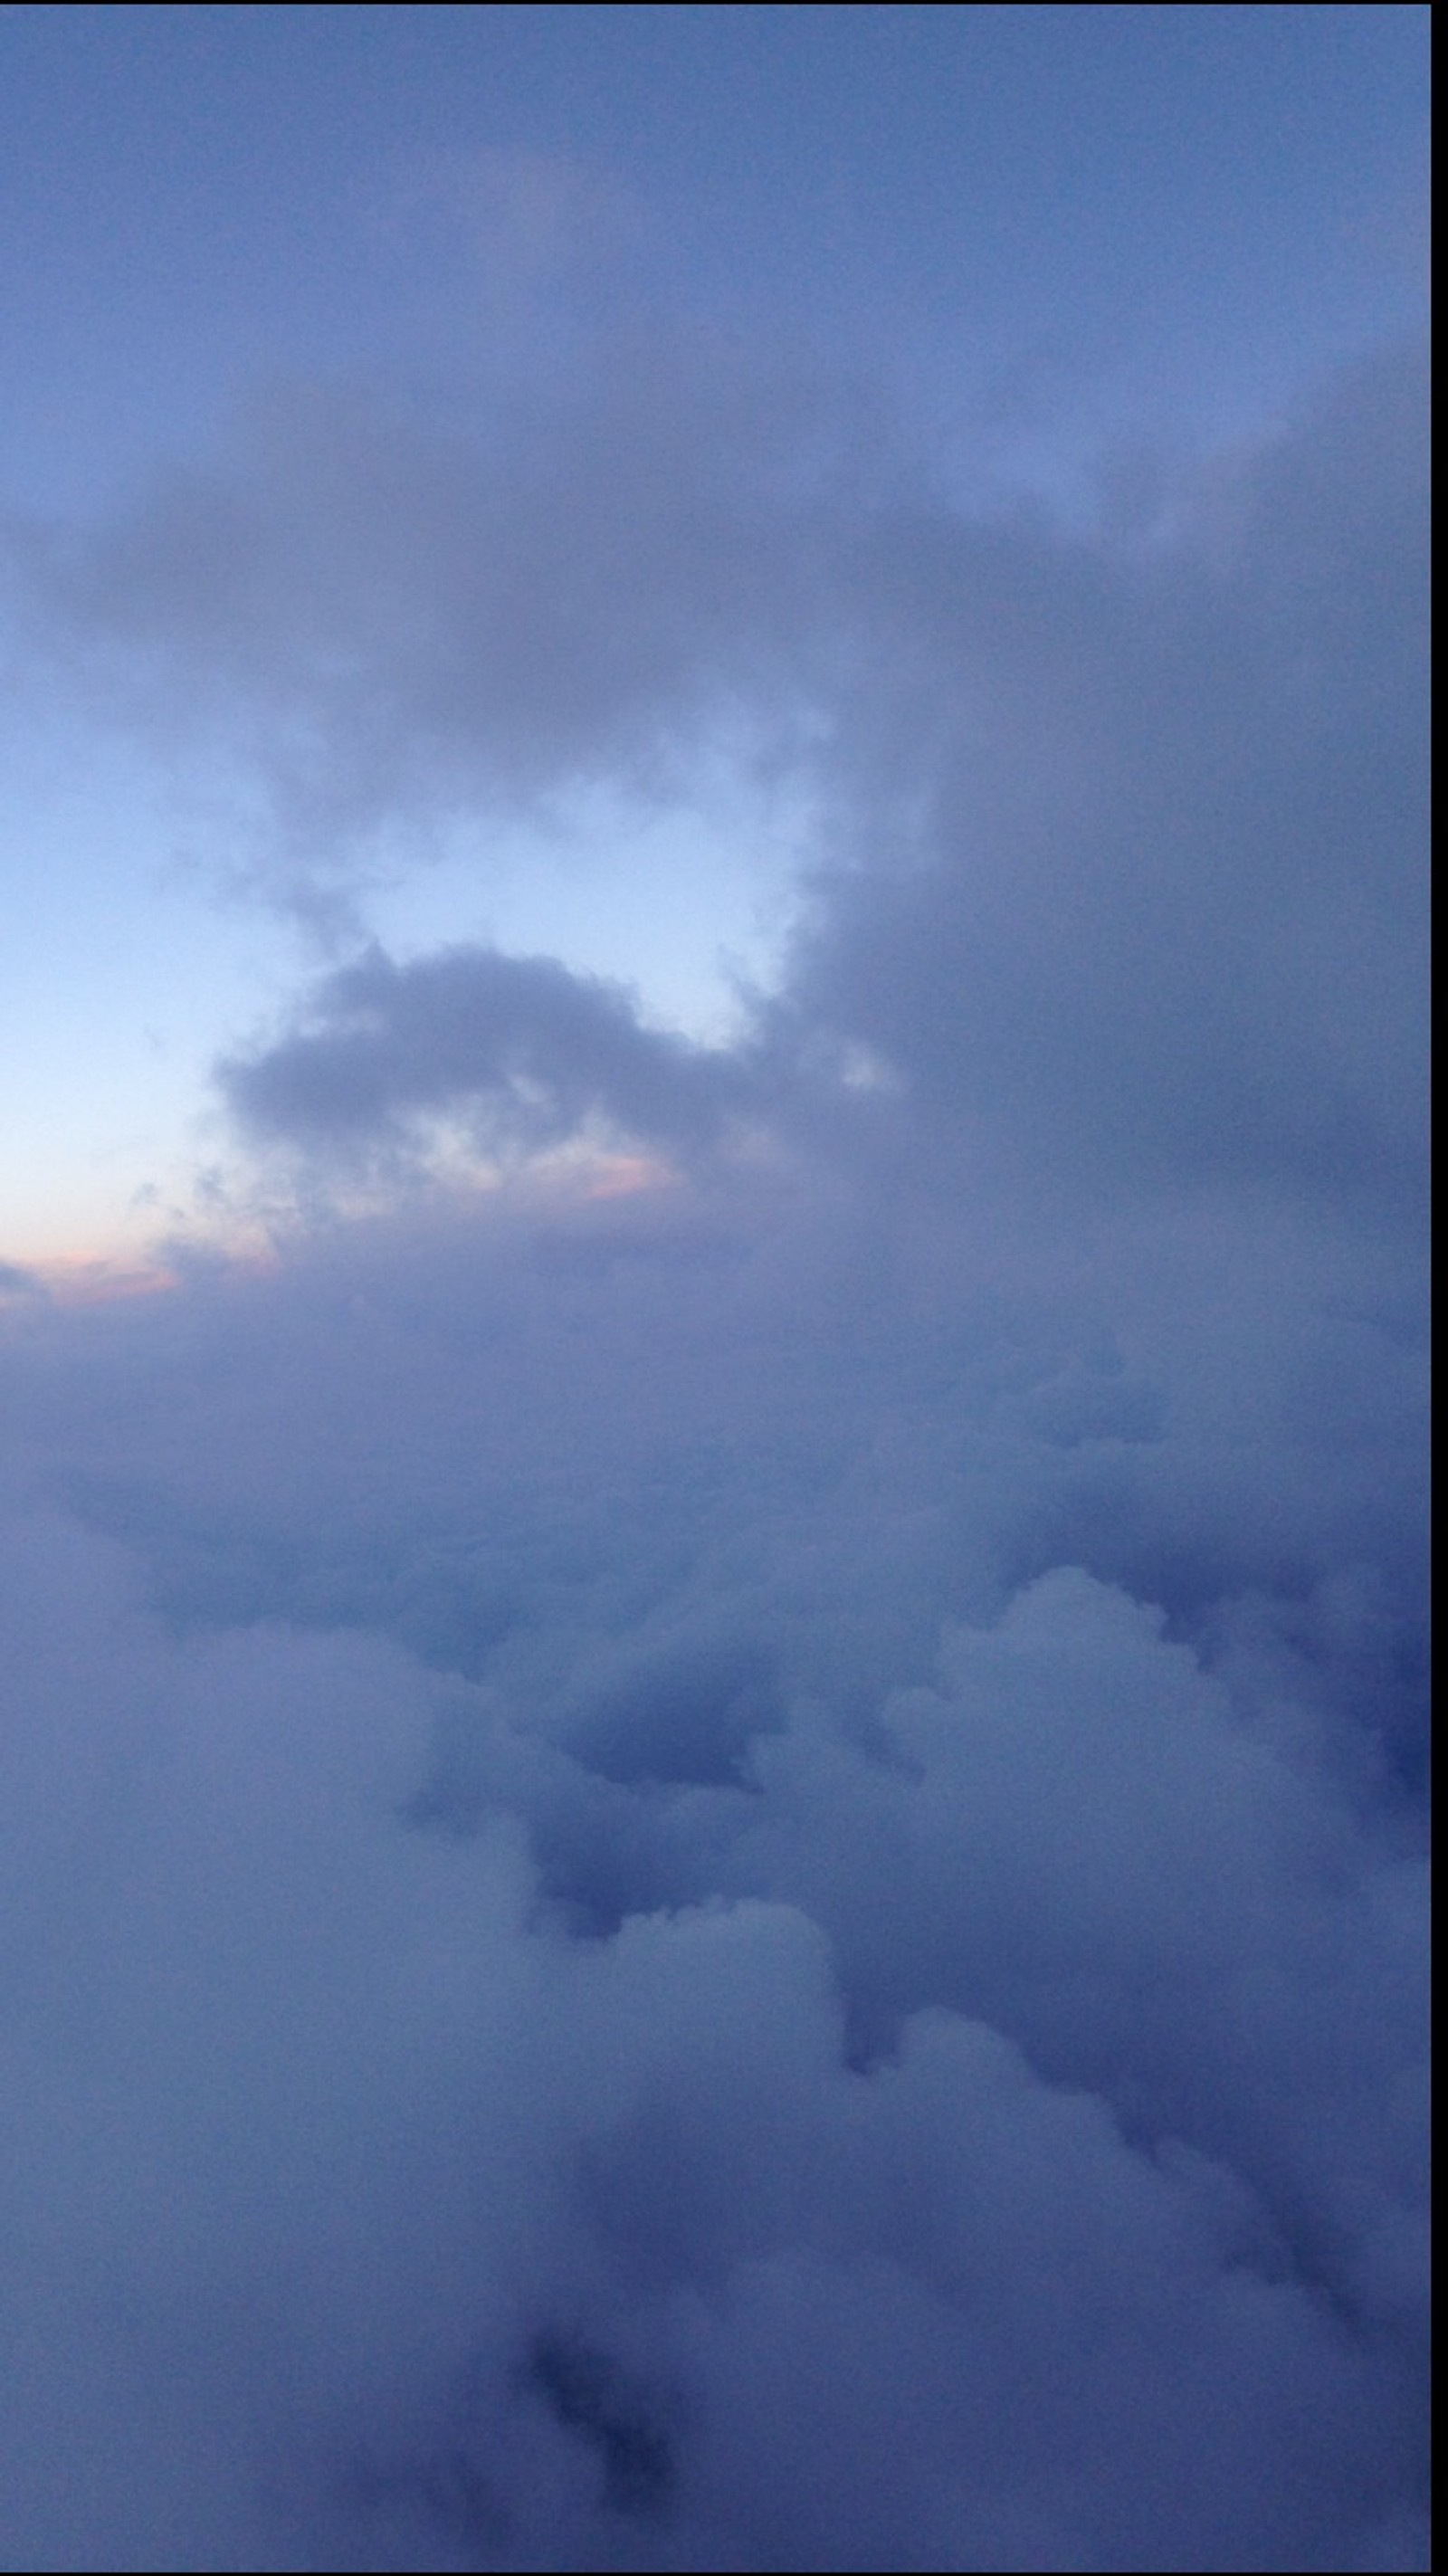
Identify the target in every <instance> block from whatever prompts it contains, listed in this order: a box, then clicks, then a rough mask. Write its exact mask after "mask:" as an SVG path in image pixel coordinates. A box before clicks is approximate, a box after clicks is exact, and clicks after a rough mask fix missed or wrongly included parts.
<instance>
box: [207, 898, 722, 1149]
mask: <svg viewBox="0 0 1448 2576" xmlns="http://www.w3.org/2000/svg"><path fill="white" fill-rule="evenodd" d="M221 1083H222V1089H223V1091H224V1093H225V1096H226V1098H227V1100H228V1102H229V1104H230V1106H231V1108H232V1110H233V1111H234V1113H235V1114H236V1116H237V1117H238V1118H239V1119H240V1121H241V1122H242V1123H243V1125H244V1126H245V1127H246V1128H247V1129H249V1130H250V1131H251V1132H252V1133H253V1134H254V1135H255V1136H256V1137H258V1138H259V1139H261V1140H263V1141H265V1140H267V1139H277V1138H282V1139H289V1140H291V1141H292V1142H294V1143H296V1144H299V1145H302V1146H310V1147H311V1148H312V1149H313V1150H314V1151H317V1150H320V1151H322V1152H323V1153H325V1152H326V1151H327V1150H329V1149H330V1150H331V1151H332V1152H334V1153H335V1152H338V1151H341V1152H343V1153H345V1151H346V1149H347V1148H348V1146H349V1145H351V1146H353V1147H354V1148H355V1147H357V1146H358V1145H361V1146H362V1147H364V1148H365V1147H367V1146H374V1147H375V1146H376V1145H377V1144H378V1143H379V1141H381V1140H383V1139H385V1138H386V1137H388V1136H389V1134H392V1135H394V1136H395V1138H396V1141H397V1142H398V1143H399V1144H401V1143H402V1141H403V1139H404V1138H405V1134H406V1129H407V1125H408V1122H409V1120H412V1121H416V1120H417V1119H418V1118H419V1117H425V1116H426V1115H427V1114H428V1113H436V1114H445V1113H449V1112H453V1113H459V1114H462V1115H463V1116H464V1118H465V1119H466V1120H467V1121H468V1122H469V1123H470V1124H471V1126H472V1127H473V1128H474V1129H475V1130H476V1132H477V1136H478V1141H479V1142H480V1143H481V1144H484V1145H486V1144H489V1143H491V1144H494V1145H496V1146H499V1147H501V1148H504V1149H506V1148H508V1147H513V1148H518V1147H523V1148H528V1149H533V1150H536V1149H538V1148H540V1147H545V1146H548V1145H551V1144H555V1143H557V1142H559V1141H561V1140H562V1139H565V1138H568V1137H572V1136H574V1135H576V1134H577V1133H578V1131H579V1130H580V1129H581V1128H583V1127H584V1126H585V1125H586V1124H587V1122H588V1121H589V1120H590V1119H595V1120H602V1121H604V1122H606V1123H607V1125H608V1127H609V1128H611V1129H613V1130H617V1131H621V1132H622V1133H624V1134H626V1135H629V1136H633V1137H637V1138H640V1139H646V1140H648V1141H649V1142H652V1143H661V1144H668V1145H670V1146H674V1147H679V1148H688V1147H691V1146H692V1147H696V1148H697V1147H699V1146H703V1145H706V1144H713V1143H717V1141H718V1139H719V1136H720V1133H721V1130H722V1129H723V1128H724V1126H725V1124H726V1122H727V1120H728V1119H729V1117H730V1114H731V1112H732V1113H733V1115H734V1116H735V1118H736V1119H737V1118H738V1117H739V1115H740V1114H741V1113H743V1112H744V1111H745V1110H746V1108H747V1107H748V1105H749V1102H750V1095H751V1086H750V1084H749V1081H748V1078H747V1075H746V1073H745V1070H744V1068H743V1066H742V1065H741V1063H740V1062H739V1061H738V1060H737V1059H736V1058H734V1057H732V1056H729V1055H726V1054H723V1053H715V1054H710V1053H709V1052H707V1051H706V1050H704V1049H701V1048H697V1047H691V1046H689V1045H688V1044H686V1043H685V1042H684V1041H682V1040H681V1039H679V1038H676V1037H673V1036H670V1035H669V1034H668V1033H667V1032H661V1031H654V1030H649V1029H645V1028H643V1027H641V1026H640V1024H639V1021H638V1019H637V1017H636V1015H635V1011H634V1009H633V1007H632V1006H631V1004H630V1001H629V997H628V996H627V994H626V993H623V992H621V991H619V990H616V989H614V988H612V987H610V986H608V985H606V984H603V983H600V982H598V981H597V980H595V979H593V978H590V977H586V976H578V975H574V974H570V973H569V972H568V970H567V969H566V968H565V967H563V966H560V965H559V964H558V962H557V960H556V959H554V958H549V957H504V956H501V955H499V954H498V953H497V952H496V951H494V950H489V949H477V948H455V949H451V950H448V951H446V952H445V953H443V954H442V955H438V956H432V957H425V958H421V959H418V960H416V961H415V962H414V963H412V964H410V965H406V966H398V965H396V964H395V963H394V962H393V961H392V960H391V959H390V958H388V957H387V956H385V955H384V954H383V953H382V951H381V950H379V949H375V948H374V949H373V951H372V952H371V953H370V954H369V955H367V956H365V957H363V958H361V959H360V960H359V961H358V962H357V963H356V964H354V965H351V966H347V967H344V968H343V969H341V970H340V971H339V972H338V973H336V974H334V975H332V976H330V977H329V978H328V979H327V980H326V982H325V983H324V984H323V985H322V986H321V987H320V989H319V990H318V991H317V992H316V993H315V994H314V996H313V997H312V1012H311V1025H310V1026H309V1027H308V1028H306V1029H305V1030H302V1031H299V1032H297V1033H295V1034H290V1035H288V1036H286V1037H284V1038H283V1039H282V1040H281V1041H280V1042H279V1043H278V1044H276V1045H274V1046H272V1047H270V1048H268V1049H266V1050H264V1051H263V1052H260V1053H258V1054H256V1055H254V1056H253V1057H251V1058H250V1059H246V1058H240V1059H237V1060H235V1061H234V1062H232V1063H230V1064H229V1065H227V1066H225V1067H224V1068H223V1069H222V1073H221Z"/></svg>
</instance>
